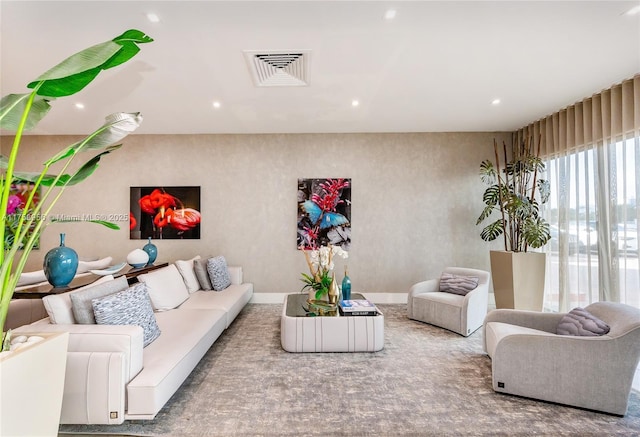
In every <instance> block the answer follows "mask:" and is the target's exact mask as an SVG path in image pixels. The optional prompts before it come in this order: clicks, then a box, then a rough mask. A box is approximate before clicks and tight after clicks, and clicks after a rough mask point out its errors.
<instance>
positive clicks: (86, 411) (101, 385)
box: [60, 352, 127, 425]
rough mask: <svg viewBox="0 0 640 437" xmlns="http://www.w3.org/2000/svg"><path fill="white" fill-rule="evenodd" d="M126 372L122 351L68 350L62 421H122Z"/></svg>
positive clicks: (85, 422)
mask: <svg viewBox="0 0 640 437" xmlns="http://www.w3.org/2000/svg"><path fill="white" fill-rule="evenodd" d="M125 373H126V369H125V355H124V353H122V352H68V353H67V368H66V375H65V381H64V396H63V398H62V411H61V414H60V423H63V424H64V423H68V424H97V425H118V424H121V423H122V422H123V421H124V413H125V391H126V382H127V381H126V378H125Z"/></svg>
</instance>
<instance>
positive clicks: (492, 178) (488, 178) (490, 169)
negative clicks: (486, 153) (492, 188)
mask: <svg viewBox="0 0 640 437" xmlns="http://www.w3.org/2000/svg"><path fill="white" fill-rule="evenodd" d="M480 179H481V180H482V182H484V183H485V184H487V185H491V184H495V183H496V180H497V179H498V177H497V173H496V169H495V167H494V166H493V162H491V161H489V160H488V159H485V160H484V161H482V163H480Z"/></svg>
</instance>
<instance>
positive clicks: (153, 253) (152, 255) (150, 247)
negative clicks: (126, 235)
mask: <svg viewBox="0 0 640 437" xmlns="http://www.w3.org/2000/svg"><path fill="white" fill-rule="evenodd" d="M142 250H144V251H145V252H147V255H149V261H148V262H147V265H149V266H150V265H151V264H153V262H154V261H155V260H156V258H157V257H158V248H157V247H156V245H155V244H153V243H151V237H149V242H148V243H147V244H145V245H144V247H143V248H142Z"/></svg>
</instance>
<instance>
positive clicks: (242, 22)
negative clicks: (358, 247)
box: [0, 0, 640, 134]
mask: <svg viewBox="0 0 640 437" xmlns="http://www.w3.org/2000/svg"><path fill="white" fill-rule="evenodd" d="M638 4H639V2H638V1H637V0H636V1H567V2H560V1H511V2H506V1H497V2H495V1H493V2H485V1H467V2H462V1H440V2H435V1H409V2H392V1H371V2H364V1H356V2H351V1H333V2H329V1H325V2H320V1H319V2H314V1H281V2H271V1H257V2H249V1H234V2H221V1H193V2H191V1H111V2H100V1H78V2H74V1H43V2H36V1H7V0H2V1H1V2H0V25H1V27H0V37H1V43H0V49H1V51H0V55H1V56H0V91H1V94H2V95H5V94H8V93H21V92H25V90H26V88H25V85H26V84H27V83H28V82H29V81H31V80H33V79H35V78H36V77H37V76H38V75H39V74H41V73H42V72H44V71H46V70H47V69H48V68H50V67H51V66H53V65H55V64H56V63H58V62H59V61H61V60H62V59H64V58H66V57H67V56H69V55H71V54H73V53H75V52H76V51H79V50H81V49H83V48H85V47H88V46H90V45H93V44H96V43H99V42H102V41H105V40H108V39H111V38H113V37H115V36H117V35H119V34H120V33H122V32H123V31H124V30H126V29H129V28H137V29H140V30H142V31H144V32H146V33H147V34H148V35H150V36H151V37H153V38H154V39H155V42H153V43H151V44H145V45H142V46H141V47H142V51H141V52H140V53H139V54H138V55H137V56H136V57H135V58H134V59H133V60H131V61H130V62H129V63H127V64H125V65H124V66H121V67H119V68H115V69H112V70H109V71H107V72H104V73H102V74H101V75H100V76H99V77H98V79H97V80H96V81H95V82H94V83H92V84H91V85H90V86H89V87H87V88H86V89H85V90H83V91H82V92H81V93H79V94H77V95H75V96H71V97H68V98H64V99H60V100H58V101H57V102H54V108H53V109H52V111H51V112H50V114H49V115H48V116H47V118H45V120H44V121H43V122H41V124H40V126H39V127H38V128H37V130H36V131H34V133H39V134H86V133H89V132H91V131H92V130H93V129H94V128H96V127H98V126H99V125H100V124H101V123H102V120H103V118H104V116H105V115H107V114H109V113H111V112H116V111H128V112H133V111H141V112H142V113H143V115H144V123H143V124H142V126H141V128H140V129H139V130H138V133H145V134H152V133H153V134H172V133H299V132H437V131H439V132H444V131H510V130H514V129H517V128H520V127H522V126H524V125H526V124H528V123H530V122H532V121H534V120H537V119H539V118H541V117H543V116H545V115H548V114H550V113H552V112H555V111H557V110H559V109H561V108H563V107H565V106H567V105H570V104H572V103H574V102H576V101H578V100H581V99H582V98H584V97H587V96H590V95H591V94H593V93H595V92H598V91H600V90H602V89H604V88H608V87H610V86H611V85H613V84H615V83H618V82H620V81H622V80H624V79H626V78H629V77H632V76H633V75H634V74H636V73H639V72H640V14H636V15H633V16H630V15H625V12H626V11H627V10H629V9H631V8H632V7H633V6H635V5H638ZM390 8H393V9H395V10H396V11H397V14H396V17H395V19H393V20H385V19H384V14H385V11H386V10H387V9H390ZM147 12H153V13H155V14H157V15H158V17H159V18H160V22H159V23H150V22H149V21H148V20H147V18H146V13H147ZM244 50H283V51H297V50H308V51H309V52H310V58H309V60H310V64H309V83H310V84H309V86H304V87H287V88H284V87H262V88H259V87H256V86H254V84H253V81H252V77H251V74H250V72H249V70H248V67H247V61H246V60H245V57H244V55H243V51H244ZM496 98H499V99H501V104H500V105H492V104H491V102H492V101H493V100H494V99H496ZM353 99H357V100H359V102H360V104H359V106H357V107H353V106H352V100H353ZM213 101H219V102H220V103H221V107H220V108H219V109H215V108H213V106H212V102H213ZM76 102H82V103H84V105H85V109H84V110H78V109H76V108H75V106H74V105H75V103H76Z"/></svg>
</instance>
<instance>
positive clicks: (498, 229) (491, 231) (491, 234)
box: [480, 219, 504, 241]
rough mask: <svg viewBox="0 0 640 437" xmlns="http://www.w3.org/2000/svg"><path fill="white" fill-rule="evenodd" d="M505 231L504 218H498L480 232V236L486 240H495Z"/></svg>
mask: <svg viewBox="0 0 640 437" xmlns="http://www.w3.org/2000/svg"><path fill="white" fill-rule="evenodd" d="M503 232H504V226H503V224H502V219H498V220H496V221H495V222H493V223H490V224H489V225H488V226H487V227H485V228H484V229H483V230H482V232H481V233H480V238H482V239H483V240H484V241H493V240H495V239H496V238H498V237H499V236H500V235H502V233H503Z"/></svg>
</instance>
